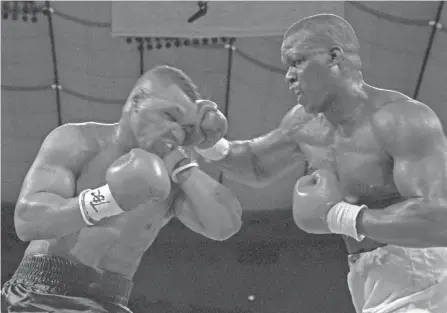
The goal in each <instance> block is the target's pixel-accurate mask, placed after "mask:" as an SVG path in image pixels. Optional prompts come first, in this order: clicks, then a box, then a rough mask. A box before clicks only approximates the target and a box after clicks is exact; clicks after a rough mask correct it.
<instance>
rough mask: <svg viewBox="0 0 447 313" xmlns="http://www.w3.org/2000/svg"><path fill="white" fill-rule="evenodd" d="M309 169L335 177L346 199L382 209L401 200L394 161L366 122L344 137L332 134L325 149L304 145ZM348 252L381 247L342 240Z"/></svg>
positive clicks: (347, 239) (374, 244)
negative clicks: (395, 177)
mask: <svg viewBox="0 0 447 313" xmlns="http://www.w3.org/2000/svg"><path fill="white" fill-rule="evenodd" d="M302 148H303V152H304V153H305V154H306V156H307V157H308V161H309V166H310V167H311V170H316V169H320V168H322V169H327V170H330V171H333V172H334V173H336V174H337V176H338V179H339V182H340V187H341V190H343V192H344V196H345V199H346V200H348V201H352V202H354V203H357V204H365V205H367V206H368V207H369V208H371V209H383V208H385V207H386V206H388V205H391V204H393V203H396V202H398V201H400V200H401V199H402V197H401V196H400V193H399V191H398V189H397V187H396V185H395V183H394V178H393V165H394V164H393V160H392V158H391V157H390V156H388V155H387V153H386V152H385V151H384V150H383V149H382V147H381V145H380V142H379V141H378V139H377V138H376V137H375V135H374V132H373V130H372V126H371V125H370V124H369V123H364V124H363V125H360V126H359V127H358V128H356V130H354V131H353V132H352V133H350V134H349V136H346V135H345V134H343V133H341V132H339V131H335V132H334V134H333V135H332V140H331V141H330V143H329V144H328V145H326V146H323V147H321V146H319V147H316V146H310V145H303V147H302ZM344 239H345V242H346V245H347V249H348V251H349V252H350V253H355V252H359V251H368V250H372V249H374V248H376V247H379V246H383V244H381V243H377V242H374V241H372V240H369V239H365V240H364V241H363V242H361V243H359V242H357V241H355V240H354V239H351V238H347V237H346V238H344Z"/></svg>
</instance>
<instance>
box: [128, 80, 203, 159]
mask: <svg viewBox="0 0 447 313" xmlns="http://www.w3.org/2000/svg"><path fill="white" fill-rule="evenodd" d="M132 101H136V102H138V103H136V105H135V106H134V107H135V109H134V110H132V112H131V113H130V124H131V128H132V131H133V134H134V137H135V139H136V141H137V143H138V146H139V148H141V149H143V150H146V151H149V152H152V153H154V154H157V155H159V156H160V157H163V156H165V155H166V154H167V153H168V152H169V151H171V150H173V149H174V148H175V147H177V146H178V145H183V144H184V141H185V138H186V137H187V133H188V130H189V129H190V128H194V127H195V125H196V120H197V105H196V104H195V103H194V102H193V101H191V100H190V99H189V98H188V97H187V96H186V95H185V94H184V93H183V91H182V90H181V89H180V88H179V87H177V86H175V85H170V86H164V85H157V83H156V82H150V81H148V82H147V85H146V86H144V85H143V92H142V93H139V94H138V95H137V96H136V97H134V98H132Z"/></svg>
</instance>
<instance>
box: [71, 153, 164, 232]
mask: <svg viewBox="0 0 447 313" xmlns="http://www.w3.org/2000/svg"><path fill="white" fill-rule="evenodd" d="M106 182H107V184H106V185H104V186H102V187H99V188H97V189H94V190H84V191H83V192H82V193H81V194H80V196H79V199H80V209H81V213H82V215H83V217H84V220H85V221H86V223H87V224H88V225H93V224H95V223H97V222H98V221H100V220H101V219H103V218H105V217H110V216H114V215H118V214H121V213H123V212H125V211H130V210H132V209H135V208H136V207H138V206H139V205H141V204H142V203H144V202H147V201H149V200H150V201H152V202H162V201H164V200H166V198H167V197H168V196H169V193H170V190H171V181H170V179H169V173H168V171H167V169H166V167H165V164H164V162H163V160H162V159H160V157H158V156H156V155H155V154H152V153H148V152H146V151H144V150H142V149H133V150H131V151H130V152H129V153H127V154H125V155H123V156H122V157H120V158H119V159H117V160H116V161H115V162H113V163H112V165H110V167H109V169H108V170H107V172H106Z"/></svg>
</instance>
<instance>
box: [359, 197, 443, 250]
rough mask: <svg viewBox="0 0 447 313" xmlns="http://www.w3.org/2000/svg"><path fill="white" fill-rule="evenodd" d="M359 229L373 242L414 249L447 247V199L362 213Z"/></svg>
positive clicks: (405, 203) (418, 201)
mask: <svg viewBox="0 0 447 313" xmlns="http://www.w3.org/2000/svg"><path fill="white" fill-rule="evenodd" d="M357 230H358V232H359V233H360V234H363V235H365V236H367V237H369V238H371V239H373V240H376V241H379V242H382V243H387V244H393V245H399V246H405V247H415V248H425V247H439V246H443V247H447V200H439V201H428V200H423V199H420V198H419V199H410V200H406V201H404V202H401V203H398V204H394V205H392V206H389V207H387V208H385V209H384V210H370V209H366V210H363V211H362V213H361V215H359V217H358V220H357Z"/></svg>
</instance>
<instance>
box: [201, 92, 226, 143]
mask: <svg viewBox="0 0 447 313" xmlns="http://www.w3.org/2000/svg"><path fill="white" fill-rule="evenodd" d="M196 103H197V109H198V112H199V113H198V116H199V119H198V124H197V132H198V134H199V138H200V139H199V142H198V143H197V144H196V145H197V147H198V148H200V149H207V148H210V147H212V146H214V145H215V144H216V143H217V142H218V141H219V140H220V139H221V138H223V136H225V134H226V133H227V130H228V123H227V119H226V118H225V116H224V115H223V114H222V112H220V111H219V110H218V108H217V105H216V104H215V103H214V102H212V101H210V100H199V101H197V102H196Z"/></svg>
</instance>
